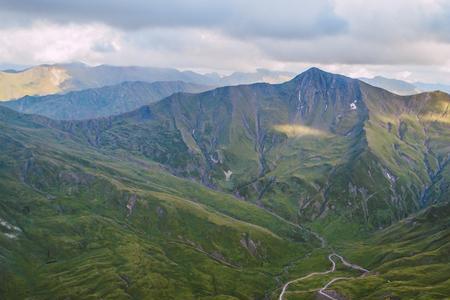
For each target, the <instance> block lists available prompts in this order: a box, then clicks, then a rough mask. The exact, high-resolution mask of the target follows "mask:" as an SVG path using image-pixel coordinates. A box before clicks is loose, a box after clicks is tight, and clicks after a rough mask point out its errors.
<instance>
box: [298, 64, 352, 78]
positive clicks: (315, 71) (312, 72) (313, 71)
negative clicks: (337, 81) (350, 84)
mask: <svg viewBox="0 0 450 300" xmlns="http://www.w3.org/2000/svg"><path fill="white" fill-rule="evenodd" d="M337 76H338V77H345V76H343V75H339V74H333V73H329V72H327V71H324V70H322V69H319V68H317V67H311V68H309V69H307V70H306V71H304V72H302V73H300V74H299V75H297V76H296V77H295V78H294V79H293V80H294V81H297V80H299V79H309V80H320V79H330V78H333V77H337Z"/></svg>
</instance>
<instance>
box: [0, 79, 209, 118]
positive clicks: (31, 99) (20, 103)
mask: <svg viewBox="0 0 450 300" xmlns="http://www.w3.org/2000/svg"><path fill="white" fill-rule="evenodd" d="M208 89H209V87H207V86H202V85H198V84H194V83H185V82H182V81H164V82H162V81H157V82H152V83H148V82H142V81H134V82H122V83H119V84H116V85H112V86H105V87H101V88H92V89H86V90H81V91H73V92H68V93H66V94H52V95H47V96H25V97H22V98H19V99H17V100H12V101H4V102H0V105H3V106H6V107H9V108H12V109H14V110H17V111H19V112H23V113H29V114H38V115H43V116H46V117H49V118H52V119H56V120H81V119H95V118H99V117H107V116H111V115H117V114H121V113H125V112H129V111H132V110H135V109H137V108H139V107H141V106H143V105H146V104H150V103H153V102H156V101H158V100H161V99H163V98H165V97H167V96H170V95H172V94H173V93H178V92H191V93H194V92H201V91H206V90H208Z"/></svg>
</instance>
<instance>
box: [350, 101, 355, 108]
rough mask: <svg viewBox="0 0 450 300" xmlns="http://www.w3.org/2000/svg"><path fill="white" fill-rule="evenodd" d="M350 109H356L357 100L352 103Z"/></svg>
mask: <svg viewBox="0 0 450 300" xmlns="http://www.w3.org/2000/svg"><path fill="white" fill-rule="evenodd" d="M350 109H351V110H355V109H356V103H355V102H353V103H350Z"/></svg>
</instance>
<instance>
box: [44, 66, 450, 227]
mask: <svg viewBox="0 0 450 300" xmlns="http://www.w3.org/2000/svg"><path fill="white" fill-rule="evenodd" d="M449 104H450V97H449V96H448V95H447V94H444V93H425V94H420V95H416V96H411V97H401V96H398V95H395V94H391V93H389V92H387V91H384V90H381V89H378V88H374V87H371V86H369V85H367V84H364V83H362V82H360V81H357V80H353V79H350V78H347V77H344V76H340V75H334V74H330V73H326V72H323V71H320V70H318V69H311V70H309V71H307V72H305V73H302V74H301V75H299V76H297V77H296V78H294V79H293V80H291V81H289V82H286V83H284V84H279V85H270V84H254V85H242V86H235V87H224V88H218V89H215V90H212V91H208V92H204V93H200V94H176V95H173V96H171V97H168V98H166V99H164V100H162V101H161V102H159V103H156V104H154V105H150V106H146V107H142V108H141V109H139V110H136V111H134V112H131V113H128V114H124V115H121V116H118V117H114V118H110V119H107V120H98V121H86V122H78V123H77V122H70V123H60V124H54V125H52V126H55V127H57V128H60V129H62V130H64V131H67V132H70V133H71V134H75V135H77V136H78V137H79V138H80V139H82V140H84V141H85V142H86V143H89V145H91V146H93V147H95V148H97V149H99V150H100V151H106V152H111V151H112V152H117V151H123V150H125V151H128V152H130V153H133V154H134V155H138V156H143V157H146V158H148V159H150V160H152V161H155V162H158V163H160V164H163V165H164V166H165V167H167V169H168V170H169V171H170V172H171V173H173V174H175V175H177V176H182V177H185V178H190V179H194V180H196V181H198V182H201V183H202V184H204V185H206V186H209V187H212V188H214V189H217V190H221V191H224V192H227V193H232V194H234V195H236V196H237V197H238V198H241V199H244V200H246V201H249V202H252V203H254V204H256V205H259V206H262V207H264V208H265V209H267V210H270V211H273V212H276V213H277V214H278V215H280V216H282V217H284V218H286V219H289V220H290V221H293V222H305V221H307V222H308V221H314V220H317V219H320V220H324V222H322V223H324V224H326V223H327V222H328V223H330V224H332V223H335V222H336V220H339V221H337V222H339V223H348V224H353V223H358V224H363V225H364V226H365V227H366V229H368V230H374V229H377V228H383V227H386V226H389V225H390V224H392V223H394V222H396V221H397V220H399V219H401V218H403V217H405V216H407V215H408V214H409V213H412V212H415V211H418V210H419V209H421V208H422V207H425V206H427V205H428V204H429V203H431V202H432V201H441V200H444V196H445V194H446V193H447V191H448V187H449V185H448V176H445V174H446V172H448V166H449V165H448V161H449V157H448V149H449V147H450V136H449V132H450V130H449V129H450V122H448V120H447V119H448V114H447V112H446V111H447V106H448V105H449ZM335 224H337V223H335ZM344 230H346V229H344Z"/></svg>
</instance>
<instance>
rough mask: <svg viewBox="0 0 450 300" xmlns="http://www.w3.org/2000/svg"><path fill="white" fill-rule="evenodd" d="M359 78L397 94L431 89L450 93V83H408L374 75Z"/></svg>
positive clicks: (430, 90)
mask: <svg viewBox="0 0 450 300" xmlns="http://www.w3.org/2000/svg"><path fill="white" fill-rule="evenodd" d="M360 80H362V81H364V82H366V83H368V84H370V85H373V86H376V87H379V88H382V89H385V90H388V91H390V92H392V93H395V94H398V95H413V94H417V93H422V92H433V91H442V92H446V93H450V85H446V84H439V83H424V82H414V83H409V82H406V81H403V80H399V79H392V78H386V77H382V76H376V77H373V78H360Z"/></svg>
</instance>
